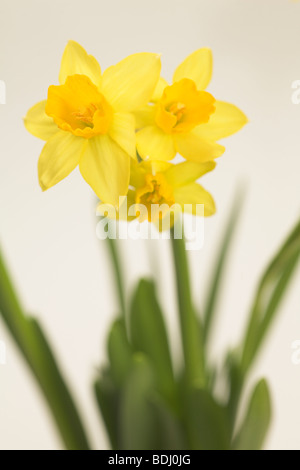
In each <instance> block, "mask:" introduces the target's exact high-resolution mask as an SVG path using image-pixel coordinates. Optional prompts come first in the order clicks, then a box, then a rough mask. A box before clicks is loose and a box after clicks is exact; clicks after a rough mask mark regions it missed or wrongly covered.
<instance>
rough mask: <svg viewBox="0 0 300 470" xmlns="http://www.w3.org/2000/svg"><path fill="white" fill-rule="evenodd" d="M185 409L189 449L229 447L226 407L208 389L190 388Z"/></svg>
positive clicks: (223, 448)
mask: <svg viewBox="0 0 300 470" xmlns="http://www.w3.org/2000/svg"><path fill="white" fill-rule="evenodd" d="M186 410H187V412H186V415H187V416H186V417H187V426H188V433H189V438H190V446H191V447H190V448H191V449H194V450H195V449H196V450H228V449H229V447H230V432H229V423H228V417H227V413H226V409H225V407H223V406H222V405H220V404H219V403H217V401H216V400H215V399H214V398H213V396H212V395H211V394H210V393H209V392H208V391H206V390H204V389H201V388H195V387H194V388H193V389H191V390H190V391H189V392H188V394H187V397H186Z"/></svg>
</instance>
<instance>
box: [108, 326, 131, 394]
mask: <svg viewBox="0 0 300 470" xmlns="http://www.w3.org/2000/svg"><path fill="white" fill-rule="evenodd" d="M107 347H108V357H109V362H110V368H111V374H112V378H113V380H114V383H115V385H116V386H117V387H121V386H122V385H123V383H124V382H125V380H126V378H127V376H128V374H129V371H130V369H131V367H132V353H133V349H132V347H131V345H130V344H129V341H128V338H127V333H126V327H125V319H124V317H122V318H119V319H117V320H116V321H115V322H114V323H113V325H112V327H111V330H110V333H109V336H108V344H107Z"/></svg>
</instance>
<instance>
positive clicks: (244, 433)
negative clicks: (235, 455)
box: [232, 379, 271, 450]
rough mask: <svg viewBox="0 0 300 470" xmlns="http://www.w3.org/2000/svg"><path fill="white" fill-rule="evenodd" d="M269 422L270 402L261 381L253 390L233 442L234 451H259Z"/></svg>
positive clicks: (267, 391)
mask: <svg viewBox="0 0 300 470" xmlns="http://www.w3.org/2000/svg"><path fill="white" fill-rule="evenodd" d="M270 422H271V402H270V393H269V388H268V385H267V382H266V381H265V380H264V379H262V380H260V381H259V382H258V383H257V385H256V386H255V388H254V391H253V393H252V396H251V399H250V403H249V406H248V411H247V414H246V416H245V418H244V421H243V423H242V425H241V429H240V431H239V432H238V434H237V436H236V438H235V440H234V442H233V446H232V447H233V449H235V450H260V449H261V448H262V446H263V444H264V441H265V438H266V434H267V431H268V429H269V426H270Z"/></svg>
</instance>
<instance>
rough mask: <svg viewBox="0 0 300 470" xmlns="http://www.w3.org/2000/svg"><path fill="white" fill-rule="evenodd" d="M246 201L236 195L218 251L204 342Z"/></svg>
mask: <svg viewBox="0 0 300 470" xmlns="http://www.w3.org/2000/svg"><path fill="white" fill-rule="evenodd" d="M243 200H244V196H243V194H241V193H240V192H239V193H238V194H237V195H236V197H235V200H234V204H233V207H232V209H231V214H230V217H229V220H228V222H227V226H226V228H225V232H224V235H223V237H222V242H221V245H220V248H219V250H218V254H217V258H216V262H215V266H214V269H213V274H212V278H211V282H210V287H209V291H208V295H207V299H206V303H205V308H204V312H203V339H204V342H207V341H208V338H209V333H210V330H211V326H212V324H213V320H214V319H215V314H216V309H217V302H218V298H219V296H220V291H221V287H222V281H223V279H224V271H225V267H226V262H227V259H228V255H229V249H230V246H231V243H232V240H233V236H234V233H235V229H236V226H237V222H238V220H239V216H240V213H241V208H242V203H243Z"/></svg>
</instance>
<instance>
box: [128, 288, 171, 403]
mask: <svg viewBox="0 0 300 470" xmlns="http://www.w3.org/2000/svg"><path fill="white" fill-rule="evenodd" d="M129 325H130V336H131V341H132V344H133V347H134V349H135V350H136V351H140V352H143V353H144V354H145V355H146V357H147V358H148V359H149V361H150V362H151V364H152V365H153V370H154V372H155V374H156V379H157V386H158V390H159V391H160V392H161V394H162V395H163V396H164V397H165V398H166V399H167V400H169V401H170V400H171V402H172V403H174V394H175V383H174V375H173V368H172V361H171V355H170V349H169V344H168V337H167V332H166V327H165V323H164V319H163V314H162V311H161V308H160V306H159V303H158V301H157V297H156V293H155V288H154V284H153V282H151V281H149V280H141V281H140V282H139V284H138V287H137V289H136V291H135V293H134V295H133V299H132V304H131V311H130V322H129Z"/></svg>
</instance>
